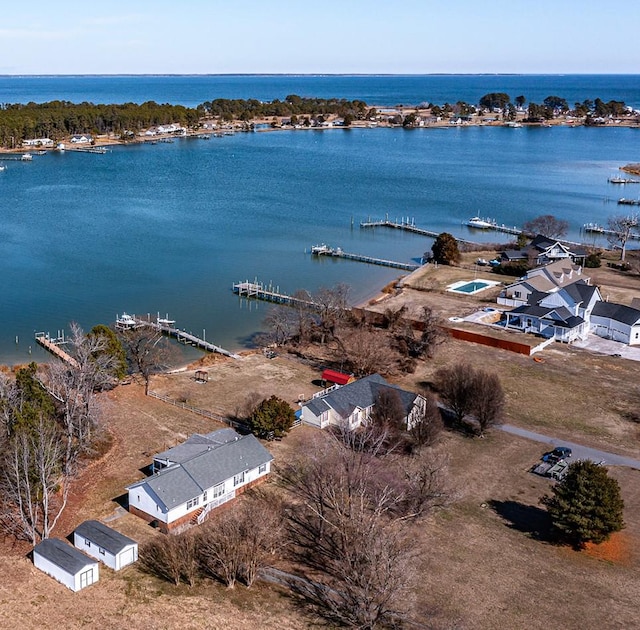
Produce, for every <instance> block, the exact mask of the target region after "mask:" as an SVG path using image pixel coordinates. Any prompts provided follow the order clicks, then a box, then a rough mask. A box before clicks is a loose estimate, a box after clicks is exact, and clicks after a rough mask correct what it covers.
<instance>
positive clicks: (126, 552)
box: [73, 533, 138, 571]
mask: <svg viewBox="0 0 640 630" xmlns="http://www.w3.org/2000/svg"><path fill="white" fill-rule="evenodd" d="M73 544H74V545H75V547H76V548H77V549H80V551H84V553H86V554H87V555H88V556H91V557H92V558H95V559H96V560H100V562H102V563H103V564H106V565H107V566H108V567H110V568H111V569H113V570H114V571H119V570H120V569H122V568H123V567H125V566H127V565H128V564H131V563H132V562H135V561H136V560H137V559H138V545H137V543H133V544H131V545H127V546H126V547H125V548H124V549H123V550H122V551H120V552H119V553H118V554H117V555H114V554H112V553H110V552H109V551H107V550H106V549H103V548H102V547H100V546H99V545H97V544H96V543H95V542H93V541H91V540H88V539H86V538H85V537H84V536H80V535H79V534H77V533H74V534H73Z"/></svg>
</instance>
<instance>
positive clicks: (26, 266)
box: [0, 78, 640, 363]
mask: <svg viewBox="0 0 640 630" xmlns="http://www.w3.org/2000/svg"><path fill="white" fill-rule="evenodd" d="M183 79H184V80H185V81H186V82H187V83H188V81H187V79H188V78H183ZM4 80H5V78H2V80H0V86H1V85H2V81H4ZM42 80H43V81H44V82H45V86H46V85H48V81H49V80H50V79H49V78H43V79H42ZM168 80H169V81H170V82H171V81H173V78H169V79H168ZM251 80H254V79H251ZM331 80H332V81H333V80H334V79H331ZM48 89H49V88H48V87H44V88H43V92H42V93H43V94H48V92H47V90H48ZM352 89H356V88H352ZM390 89H391V88H390ZM397 89H399V88H398V87H397V85H396V86H395V87H393V90H397ZM292 91H293V90H292ZM558 93H560V90H558ZM60 96H61V97H62V95H60ZM150 98H153V97H152V96H151V97H150ZM585 98H586V97H585ZM3 100H5V102H7V99H6V98H4V99H3ZM8 100H9V101H11V99H8ZM30 100H38V99H30ZM43 100H48V97H46V98H44V99H43ZM92 100H95V102H101V101H103V100H111V99H92ZM114 100H117V101H124V100H135V99H134V98H129V99H126V98H118V99H114ZM145 100H146V99H145ZM159 100H162V99H159ZM166 100H171V99H166ZM402 100H405V101H406V100H408V99H402ZM639 142H640V130H636V129H625V128H576V129H573V128H568V127H557V128H536V129H528V128H521V129H509V128H502V127H500V128H489V127H469V128H451V129H449V128H447V129H416V130H401V129H329V130H324V131H314V130H294V131H274V132H257V133H249V134H236V135H234V136H225V137H222V138H211V139H210V140H208V141H205V140H201V139H181V140H176V141H175V142H174V143H171V144H168V143H167V144H165V143H158V144H157V145H149V144H145V145H135V146H129V147H114V148H113V149H112V151H111V152H109V153H107V154H105V155H92V154H85V153H71V152H66V153H64V154H60V153H49V154H47V155H44V156H35V157H34V159H33V161H32V162H25V163H22V162H13V161H10V162H2V164H5V165H6V166H7V168H6V170H5V171H4V172H1V173H0V261H1V262H0V265H1V266H2V274H1V275H0V289H1V294H0V323H1V326H0V363H15V362H24V361H28V360H31V359H34V360H38V361H42V360H47V358H48V357H47V356H46V355H45V353H44V352H43V351H42V350H39V349H38V348H37V347H36V344H35V342H34V340H33V337H34V333H35V332H38V331H49V332H51V333H52V334H56V332H57V330H59V329H67V330H68V323H69V322H70V321H77V322H78V323H80V324H81V325H82V326H83V327H84V328H85V329H89V328H91V327H92V326H93V325H95V324H98V323H112V322H113V321H114V319H115V316H116V313H121V312H122V311H127V312H130V313H131V312H133V313H136V314H146V313H151V314H153V315H155V314H156V313H157V312H160V313H161V314H162V315H165V314H168V315H169V316H170V317H172V318H174V319H176V320H177V322H178V326H179V327H180V328H185V329H186V330H188V331H192V332H193V333H194V334H198V335H202V334H204V335H205V336H206V339H207V340H209V341H212V342H214V343H217V344H219V345H221V346H223V347H227V348H229V349H232V350H237V349H240V348H242V347H246V346H247V345H250V343H251V339H252V336H253V334H254V333H255V332H256V331H258V330H260V329H261V327H262V320H263V319H264V316H265V315H266V313H267V312H268V309H269V308H270V307H269V306H268V305H266V304H260V303H255V302H254V303H251V304H247V303H246V301H241V300H239V299H238V298H237V297H235V296H234V295H233V294H232V291H231V287H232V284H233V283H234V282H238V281H240V280H246V279H249V280H253V279H255V278H257V279H258V280H261V281H264V282H272V283H273V285H274V286H279V288H280V289H281V290H283V291H286V292H293V291H295V290H296V289H299V288H306V289H309V290H311V291H313V290H315V289H317V288H319V287H321V286H332V285H334V284H336V283H337V282H345V283H347V284H348V285H350V286H351V300H352V302H356V301H359V300H363V299H365V298H366V297H368V296H369V295H371V294H372V293H373V292H375V291H376V289H378V288H380V287H382V286H383V285H384V284H386V283H388V282H390V281H392V280H393V279H395V278H397V277H398V276H399V275H400V274H401V273H402V272H399V271H398V270H393V269H388V268H384V267H374V266H371V265H366V264H361V263H356V262H351V261H343V260H329V259H323V260H315V259H312V258H311V256H310V255H309V253H308V251H309V249H310V247H311V246H312V245H315V244H319V243H327V244H329V245H332V246H340V247H342V248H343V249H344V250H346V251H349V252H354V253H361V254H366V255H371V256H378V257H383V258H390V259H395V260H400V261H411V260H415V259H418V258H419V257H420V256H421V255H422V253H423V252H424V251H426V250H427V249H429V248H430V246H431V242H432V241H431V240H430V239H427V238H425V237H421V236H417V235H413V234H407V233H403V232H398V231H393V230H385V229H381V228H377V229H375V230H367V229H361V228H360V227H359V222H360V221H362V220H366V219H368V218H369V217H371V218H372V219H373V218H383V217H384V216H385V215H388V216H389V218H391V219H396V218H397V219H401V218H402V217H409V218H411V219H412V220H415V223H416V224H417V225H418V226H420V227H425V228H427V229H430V230H434V231H436V232H439V231H445V230H446V231H449V232H452V233H453V234H455V235H457V236H461V237H464V238H468V239H471V240H492V241H496V240H506V239H507V237H506V236H505V235H502V236H498V235H497V234H483V235H478V234H477V233H473V232H472V231H470V230H468V228H466V227H464V226H463V225H462V223H463V222H464V221H465V220H467V219H468V218H469V217H471V216H475V215H478V216H484V217H491V218H495V219H496V220H497V221H498V222H499V223H505V224H508V225H521V224H522V223H523V222H524V221H527V220H530V219H532V218H534V217H536V216H538V215H541V214H554V215H556V216H558V217H560V218H563V219H566V220H568V221H569V223H570V233H569V235H568V237H569V238H572V239H573V240H584V238H585V236H584V235H583V234H581V232H580V228H581V226H582V225H583V223H586V222H599V223H604V222H606V219H607V217H608V216H611V215H613V214H617V213H619V208H618V206H617V204H616V199H617V198H618V197H619V196H621V195H622V194H623V193H622V192H621V190H620V187H616V186H614V185H612V184H609V183H608V182H607V178H608V177H610V176H611V175H614V174H616V173H617V169H618V168H619V166H621V165H624V164H626V163H628V162H632V161H638V148H639ZM625 193H626V195H627V196H629V195H630V194H631V193H630V191H625ZM587 240H588V241H590V242H591V241H593V238H592V237H589V238H588V239H587ZM16 339H17V343H16Z"/></svg>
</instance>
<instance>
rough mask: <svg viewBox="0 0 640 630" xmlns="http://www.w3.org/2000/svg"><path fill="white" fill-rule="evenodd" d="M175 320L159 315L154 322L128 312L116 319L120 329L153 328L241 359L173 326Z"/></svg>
mask: <svg viewBox="0 0 640 630" xmlns="http://www.w3.org/2000/svg"><path fill="white" fill-rule="evenodd" d="M174 323H175V322H173V321H171V320H169V319H161V318H160V317H159V316H158V318H157V320H156V321H155V322H154V321H153V320H152V319H151V318H150V317H147V319H143V318H141V317H136V316H135V315H128V314H127V313H123V314H122V316H119V317H118V318H117V319H116V328H117V329H118V330H132V329H135V328H143V327H147V328H152V329H153V330H156V331H158V332H160V333H162V334H163V335H167V337H173V338H174V339H176V340H177V341H179V342H180V343H184V344H188V345H191V346H194V347H196V348H200V349H202V350H206V351H207V352H215V353H217V354H221V355H223V356H225V357H230V358H232V359H239V358H240V355H239V354H235V353H233V352H230V351H229V350H225V349H224V348H221V347H220V346H216V345H215V344H213V343H210V342H209V341H207V340H206V339H201V338H200V337H197V336H196V335H194V334H192V333H188V332H187V331H185V330H180V329H179V328H176V327H175V326H173V324H174Z"/></svg>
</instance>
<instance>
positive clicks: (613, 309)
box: [591, 302, 640, 326]
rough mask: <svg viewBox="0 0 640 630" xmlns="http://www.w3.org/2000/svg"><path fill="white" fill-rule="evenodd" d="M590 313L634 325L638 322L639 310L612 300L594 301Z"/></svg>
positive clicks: (639, 320) (639, 318)
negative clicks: (594, 303)
mask: <svg viewBox="0 0 640 630" xmlns="http://www.w3.org/2000/svg"><path fill="white" fill-rule="evenodd" d="M591 314H592V315H595V316H596V317H608V318H609V319H613V320H614V321H616V322H620V323H622V324H626V325H627V326H634V325H635V324H638V323H640V310H638V309H636V308H633V307H631V306H625V305H624V304H615V303H614V302H598V303H596V305H595V306H594V307H593V311H592V312H591Z"/></svg>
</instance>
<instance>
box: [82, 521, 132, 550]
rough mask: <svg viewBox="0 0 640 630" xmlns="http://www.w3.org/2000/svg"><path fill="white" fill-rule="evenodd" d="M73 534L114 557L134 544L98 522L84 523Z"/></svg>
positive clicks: (129, 539)
mask: <svg viewBox="0 0 640 630" xmlns="http://www.w3.org/2000/svg"><path fill="white" fill-rule="evenodd" d="M75 533H76V534H78V536H82V537H83V538H86V539H87V540H89V541H90V542H92V543H95V544H96V545H98V547H102V549H104V550H105V551H108V552H109V553H110V554H113V555H114V556H115V555H116V554H118V553H120V552H121V551H122V550H123V549H125V548H126V547H128V546H129V545H135V544H136V541H135V540H132V539H131V538H129V537H128V536H125V535H124V534H121V533H120V532H117V531H116V530H115V529H111V528H110V527H107V526H106V525H104V524H103V523H101V522H100V521H85V522H84V523H82V524H80V525H78V527H76V531H75Z"/></svg>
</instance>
